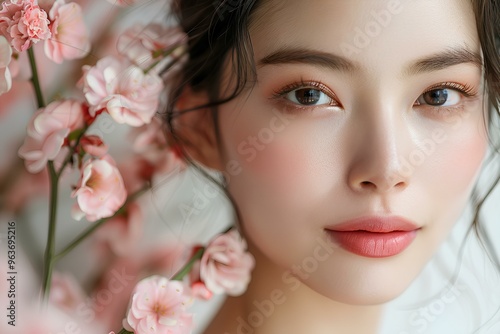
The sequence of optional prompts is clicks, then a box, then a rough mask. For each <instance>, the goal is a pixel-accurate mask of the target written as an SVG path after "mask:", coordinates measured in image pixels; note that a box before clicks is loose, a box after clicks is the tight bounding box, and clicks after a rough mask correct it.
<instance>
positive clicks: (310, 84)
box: [272, 79, 478, 113]
mask: <svg viewBox="0 0 500 334" xmlns="http://www.w3.org/2000/svg"><path fill="white" fill-rule="evenodd" d="M307 88H316V89H318V90H319V91H321V92H322V93H324V94H326V95H327V96H328V97H329V98H330V99H331V100H332V103H330V104H329V105H328V106H331V107H339V108H342V105H341V104H340V102H338V99H337V97H336V96H335V93H333V91H332V90H331V89H329V88H328V86H326V85H325V84H323V83H322V82H321V81H319V80H318V81H304V80H303V79H301V80H300V81H298V82H294V83H291V84H289V85H286V86H285V87H283V88H281V89H279V90H277V91H273V96H272V98H273V99H282V98H283V97H284V96H285V95H286V94H288V93H290V92H292V91H294V90H297V89H307ZM447 88H449V89H453V90H455V91H457V92H459V93H461V94H462V95H463V96H464V97H465V98H474V97H476V96H477V94H478V93H477V91H476V90H475V89H474V87H472V86H470V85H468V84H465V85H462V84H459V83H456V82H451V81H448V82H442V83H439V84H436V85H433V86H431V87H429V88H427V89H426V90H425V91H424V92H423V93H422V94H421V95H423V94H426V93H428V92H430V91H433V90H437V89H447ZM419 97H420V95H419ZM324 106H325V105H319V106H301V105H293V109H296V110H303V109H311V108H318V107H324ZM417 106H421V105H417ZM428 107H429V108H433V109H434V112H437V113H443V112H454V111H459V110H461V109H463V106H462V105H456V106H447V107H442V106H428ZM289 112H293V110H292V111H289Z"/></svg>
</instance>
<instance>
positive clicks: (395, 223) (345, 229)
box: [326, 216, 420, 257]
mask: <svg viewBox="0 0 500 334" xmlns="http://www.w3.org/2000/svg"><path fill="white" fill-rule="evenodd" d="M419 228H420V227H419V226H418V225H417V224H415V223H413V222H411V221H409V220H407V219H404V218H401V217H396V216H390V217H379V216H367V217H361V218H357V219H353V220H349V221H347V222H343V223H340V224H337V225H333V226H329V227H327V228H326V231H327V233H328V234H329V235H330V236H331V238H332V239H333V241H334V242H336V243H338V244H339V245H340V246H341V247H342V248H344V249H345V250H347V251H350V252H352V253H354V254H357V255H361V256H366V257H388V256H394V255H396V254H399V253H401V252H402V251H404V250H405V249H406V248H407V247H408V246H409V245H410V244H411V243H412V241H413V239H415V237H416V236H417V230H418V229H419Z"/></svg>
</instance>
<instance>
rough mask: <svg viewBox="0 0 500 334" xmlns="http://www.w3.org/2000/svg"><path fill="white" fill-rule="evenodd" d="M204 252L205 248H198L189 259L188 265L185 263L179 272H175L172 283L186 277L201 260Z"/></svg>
mask: <svg viewBox="0 0 500 334" xmlns="http://www.w3.org/2000/svg"><path fill="white" fill-rule="evenodd" d="M204 252H205V248H204V247H200V249H198V250H197V251H196V253H194V255H193V256H192V257H191V259H190V260H189V262H188V263H186V264H185V265H184V267H182V268H181V270H179V271H178V272H177V274H175V275H174V276H173V277H172V281H181V280H182V279H183V278H184V276H186V275H187V274H188V273H189V272H190V271H191V268H192V267H193V265H194V263H195V262H196V261H197V260H199V259H201V257H202V256H203V253H204Z"/></svg>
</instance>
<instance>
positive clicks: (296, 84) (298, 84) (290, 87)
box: [272, 79, 342, 109]
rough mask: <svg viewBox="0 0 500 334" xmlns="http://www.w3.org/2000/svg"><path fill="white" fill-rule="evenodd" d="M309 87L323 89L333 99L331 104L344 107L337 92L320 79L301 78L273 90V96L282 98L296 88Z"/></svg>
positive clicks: (299, 106)
mask: <svg viewBox="0 0 500 334" xmlns="http://www.w3.org/2000/svg"><path fill="white" fill-rule="evenodd" d="M307 88H315V89H318V90H319V91H321V92H322V93H324V94H326V95H327V96H328V97H329V98H330V99H331V100H332V103H330V104H329V106H331V107H340V108H342V105H341V104H340V102H338V99H337V97H336V96H335V93H334V92H333V91H332V90H331V89H330V88H328V86H327V85H325V84H324V83H322V82H321V81H319V80H318V81H304V80H302V79H301V80H300V81H298V82H294V83H291V84H289V85H286V86H285V87H283V88H281V89H279V90H277V91H273V96H272V98H273V99H281V98H283V97H284V96H285V95H286V94H288V93H290V92H292V91H294V90H296V89H307ZM322 106H323V107H324V105H322ZM293 107H294V108H296V109H311V108H318V107H321V106H301V105H294V106H293Z"/></svg>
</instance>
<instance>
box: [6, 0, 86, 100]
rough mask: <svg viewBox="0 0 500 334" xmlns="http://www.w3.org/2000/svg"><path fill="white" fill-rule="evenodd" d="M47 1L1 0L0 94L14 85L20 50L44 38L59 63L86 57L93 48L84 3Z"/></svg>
mask: <svg viewBox="0 0 500 334" xmlns="http://www.w3.org/2000/svg"><path fill="white" fill-rule="evenodd" d="M44 4H45V6H41V5H39V4H38V1H37V0H6V1H3V2H2V3H1V4H0V6H1V7H0V95H1V94H4V93H6V92H8V91H9V90H10V89H11V87H12V77H13V76H15V74H17V68H13V67H14V66H15V64H16V61H15V59H17V57H18V54H19V53H21V52H24V51H26V50H28V49H30V48H31V47H32V46H33V45H34V44H37V43H38V42H40V41H44V50H45V55H46V56H47V58H48V59H50V60H52V61H54V62H55V63H58V64H60V63H62V62H63V60H65V59H78V58H83V57H85V56H86V55H87V54H88V53H89V51H90V36H89V33H88V29H87V27H86V25H85V22H84V19H83V13H82V9H81V7H80V5H78V4H76V3H74V2H69V3H66V1H65V0H51V1H44ZM46 7H47V8H46ZM9 64H10V66H9Z"/></svg>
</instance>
